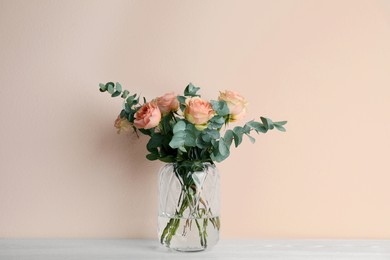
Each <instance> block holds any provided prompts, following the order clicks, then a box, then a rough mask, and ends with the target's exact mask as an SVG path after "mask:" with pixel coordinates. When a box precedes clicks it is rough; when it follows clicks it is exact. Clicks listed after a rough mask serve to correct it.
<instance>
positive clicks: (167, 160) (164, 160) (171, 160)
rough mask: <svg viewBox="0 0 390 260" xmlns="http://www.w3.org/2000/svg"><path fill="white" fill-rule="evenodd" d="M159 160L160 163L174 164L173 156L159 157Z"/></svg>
mask: <svg viewBox="0 0 390 260" xmlns="http://www.w3.org/2000/svg"><path fill="white" fill-rule="evenodd" d="M159 160H160V161H162V162H165V163H171V162H175V161H176V160H175V157H174V156H173V155H168V156H164V157H160V158H159Z"/></svg>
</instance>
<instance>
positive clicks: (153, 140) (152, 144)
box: [146, 133, 164, 151]
mask: <svg viewBox="0 0 390 260" xmlns="http://www.w3.org/2000/svg"><path fill="white" fill-rule="evenodd" d="M163 141H164V136H163V135H161V134H159V133H157V134H153V135H152V136H151V137H150V139H149V142H148V143H147V145H146V149H148V151H151V150H153V149H155V148H157V147H160V146H161V145H162V143H163Z"/></svg>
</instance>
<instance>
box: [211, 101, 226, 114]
mask: <svg viewBox="0 0 390 260" xmlns="http://www.w3.org/2000/svg"><path fill="white" fill-rule="evenodd" d="M210 103H211V105H212V107H213V109H214V111H215V112H217V114H218V115H220V116H226V115H228V114H229V113H230V111H229V108H228V106H227V104H226V102H225V101H223V100H221V101H215V100H211V101H210Z"/></svg>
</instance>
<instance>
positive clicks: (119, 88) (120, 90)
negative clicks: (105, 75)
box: [115, 82, 122, 92]
mask: <svg viewBox="0 0 390 260" xmlns="http://www.w3.org/2000/svg"><path fill="white" fill-rule="evenodd" d="M115 89H116V91H119V92H122V85H121V84H120V83H119V82H117V83H116V85H115Z"/></svg>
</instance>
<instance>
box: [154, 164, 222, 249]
mask: <svg viewBox="0 0 390 260" xmlns="http://www.w3.org/2000/svg"><path fill="white" fill-rule="evenodd" d="M219 194H220V179H219V173H218V170H217V168H216V167H215V165H214V164H211V163H203V162H186V163H181V164H177V163H170V164H166V165H165V166H163V167H162V168H161V169H160V172H159V209H158V236H159V239H160V242H161V244H162V245H164V246H166V247H168V248H171V249H174V250H178V251H201V250H205V249H206V248H210V247H212V246H214V245H215V244H216V243H217V242H218V240H219V229H220V219H219V215H220V195H219Z"/></svg>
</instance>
